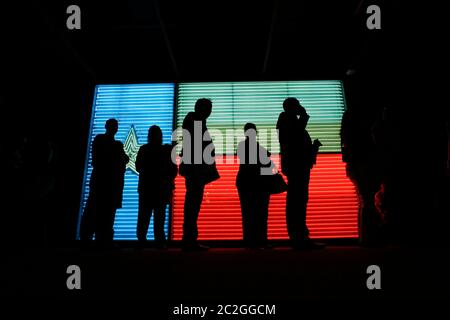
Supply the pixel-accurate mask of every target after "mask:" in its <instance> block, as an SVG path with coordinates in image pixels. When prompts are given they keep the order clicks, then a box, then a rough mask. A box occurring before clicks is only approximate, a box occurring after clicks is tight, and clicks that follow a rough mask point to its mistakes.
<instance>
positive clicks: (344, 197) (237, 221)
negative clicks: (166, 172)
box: [172, 154, 358, 240]
mask: <svg viewBox="0 0 450 320" xmlns="http://www.w3.org/2000/svg"><path fill="white" fill-rule="evenodd" d="M216 159H217V161H218V162H219V161H220V157H217V158H216ZM272 159H273V160H274V162H275V163H276V164H277V165H278V166H279V157H278V156H277V155H275V156H272ZM217 167H218V170H219V172H220V175H221V178H220V179H219V180H217V181H215V182H213V183H211V184H209V185H207V186H206V188H205V195H204V198H203V204H202V209H201V211H200V216H199V219H198V227H199V240H241V239H242V221H241V208H240V204H239V197H238V193H237V189H236V186H235V180H236V174H237V170H238V169H239V163H238V160H237V159H236V157H235V159H234V161H233V163H232V164H229V163H227V164H225V163H224V164H218V165H217ZM175 183H176V188H175V194H174V201H173V216H172V239H174V240H181V238H182V235H183V229H182V226H183V206H184V196H185V192H186V189H185V185H184V178H183V177H181V176H178V177H177V179H176V181H175ZM285 200H286V193H282V194H277V195H272V196H271V199H270V207H269V223H268V236H269V239H288V235H287V230H286V218H285ZM307 224H308V228H309V230H310V236H311V238H324V239H325V238H357V237H358V201H357V197H356V193H355V190H354V187H353V185H352V183H351V182H350V181H349V180H348V178H347V176H346V174H345V164H344V163H342V161H341V154H319V155H318V159H317V164H316V166H315V167H314V168H313V170H312V171H311V182H310V185H309V202H308V212H307Z"/></svg>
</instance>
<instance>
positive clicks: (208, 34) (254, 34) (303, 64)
mask: <svg viewBox="0 0 450 320" xmlns="http://www.w3.org/2000/svg"><path fill="white" fill-rule="evenodd" d="M366 2H367V1H364V0H362V1H361V0H348V1H323V0H321V1H308V2H306V1H281V0H270V1H265V0H263V1H174V0H164V1H161V0H148V1H137V0H133V1H75V3H76V4H78V5H79V6H80V8H81V21H82V22H81V30H68V29H67V28H66V19H67V17H68V14H66V8H67V7H68V6H69V5H70V4H73V1H60V2H58V3H57V4H55V3H47V2H45V1H38V2H34V3H33V4H32V5H30V6H28V8H27V9H28V10H27V11H22V12H21V21H20V23H19V21H18V20H17V19H15V21H14V22H12V24H15V25H14V28H15V31H16V33H17V32H21V33H23V37H21V40H19V41H23V40H24V38H28V39H29V40H31V41H32V42H35V44H36V45H33V49H32V51H33V52H32V53H33V56H34V57H32V58H31V59H33V61H32V62H33V64H36V61H35V60H34V59H39V60H41V61H42V62H45V60H47V59H48V61H47V62H48V63H49V64H53V66H54V65H57V68H60V67H64V64H61V61H60V60H61V59H62V60H65V61H66V62H70V63H72V64H74V65H76V66H77V68H81V69H82V71H83V72H85V73H86V74H88V75H89V77H92V78H94V79H95V80H94V81H95V82H142V81H145V82H148V81H174V80H175V81H177V80H239V79H278V78H283V79H315V78H321V79H324V78H342V77H343V76H344V74H345V71H346V70H347V69H348V68H350V67H355V65H360V64H363V65H364V64H365V63H366V60H372V61H371V63H374V61H373V59H371V58H370V57H371V56H372V55H375V54H377V52H380V53H382V52H383V50H382V48H381V47H383V46H385V45H386V43H387V42H388V41H389V38H388V35H389V33H388V32H386V31H384V29H382V30H377V31H369V30H367V28H366V19H367V16H368V15H367V14H366V12H365V9H366V7H367V6H368V4H366ZM378 2H380V1H378ZM370 4H372V2H371V3H370ZM386 8H388V6H387V4H386V5H384V7H383V16H382V19H383V20H382V21H383V27H384V28H386V29H387V28H388V25H389V24H390V23H391V22H390V20H389V13H388V12H389V10H387V9H386ZM30 9H31V10H30ZM385 12H386V13H385ZM7 18H8V17H7ZM8 27H11V24H9V26H8ZM16 40H18V39H16ZM20 45H24V46H25V48H24V49H26V51H27V53H26V56H27V58H28V59H30V55H29V53H30V52H29V51H28V50H30V47H31V43H30V42H28V43H26V44H24V43H20ZM380 45H381V47H380ZM374 51H377V52H374ZM378 57H379V58H382V57H380V56H379V55H378ZM365 59H366V60H365ZM56 62H57V63H56ZM375 63H376V62H375ZM49 67H50V66H49Z"/></svg>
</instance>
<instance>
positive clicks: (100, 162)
mask: <svg viewBox="0 0 450 320" xmlns="http://www.w3.org/2000/svg"><path fill="white" fill-rule="evenodd" d="M118 127H119V124H118V122H117V120H116V119H109V120H108V121H106V124H105V128H106V133H104V134H99V135H97V136H96V137H95V139H94V142H93V144H92V166H93V170H92V175H91V180H90V185H89V187H90V193H89V199H88V201H87V205H86V209H85V211H84V214H83V218H82V222H81V230H80V238H81V240H91V239H92V236H93V234H95V240H96V241H97V242H98V243H99V244H101V245H111V244H112V241H113V238H114V229H113V226H114V219H115V215H116V210H117V209H118V208H121V207H122V193H123V186H124V176H125V169H126V164H127V163H128V161H129V157H128V156H127V155H126V154H125V152H124V150H123V144H122V142H120V141H117V140H115V139H114V136H115V134H116V133H117V130H118Z"/></svg>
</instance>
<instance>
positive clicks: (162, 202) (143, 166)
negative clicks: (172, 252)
mask: <svg viewBox="0 0 450 320" xmlns="http://www.w3.org/2000/svg"><path fill="white" fill-rule="evenodd" d="M147 141H148V143H147V144H145V145H143V146H142V147H141V148H140V149H139V152H138V155H137V158H136V170H137V171H138V172H139V186H138V192H139V214H138V222H137V229H136V233H137V238H138V240H139V243H140V244H141V245H143V244H145V242H146V241H147V231H148V226H149V224H150V218H151V216H152V212H153V213H154V215H153V230H154V235H155V243H156V247H158V248H164V247H165V246H166V244H165V243H166V238H165V234H164V223H165V217H166V207H167V205H168V204H169V202H170V200H171V199H172V194H173V189H174V187H175V183H174V180H175V177H176V175H177V165H176V163H174V162H173V161H172V158H171V152H172V146H171V145H169V144H164V145H163V144H162V141H163V135H162V131H161V129H160V127H158V126H151V127H150V128H149V130H148V140H147Z"/></svg>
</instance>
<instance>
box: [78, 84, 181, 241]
mask: <svg viewBox="0 0 450 320" xmlns="http://www.w3.org/2000/svg"><path fill="white" fill-rule="evenodd" d="M174 90H175V85H174V84H172V83H161V84H126V85H98V86H97V87H96V88H95V96H94V105H93V114H92V120H91V129H90V133H89V152H88V158H87V159H86V169H85V173H84V181H83V189H82V198H81V206H80V208H81V209H80V217H81V215H82V213H83V211H84V207H85V204H86V200H87V198H88V195H89V180H90V177H91V173H92V153H91V151H92V150H91V146H92V141H93V140H94V138H95V136H96V135H97V134H100V133H104V132H105V122H106V120H108V119H109V118H115V119H117V120H118V121H119V131H118V132H117V134H116V137H115V138H116V140H119V141H122V143H123V144H124V149H125V152H126V153H127V154H128V156H129V157H130V162H129V164H128V165H127V170H126V173H125V186H124V191H123V203H122V208H121V209H118V210H117V214H116V219H115V224H114V231H115V232H114V239H115V240H136V223H137V213H138V198H139V197H138V192H137V186H138V180H139V177H138V174H137V172H136V171H135V167H134V161H135V159H136V155H137V151H138V150H139V147H140V145H142V144H145V143H147V133H148V128H149V127H150V126H152V125H158V126H160V127H161V130H162V132H163V138H164V143H171V141H172V139H171V135H172V126H173V112H174ZM168 212H169V211H168V208H167V209H166V225H165V232H166V237H167V234H168V226H169V224H168V220H169V219H168ZM79 220H80V219H79ZM147 239H148V240H153V239H154V237H153V217H152V219H151V221H150V227H149V230H148V234H147Z"/></svg>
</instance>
